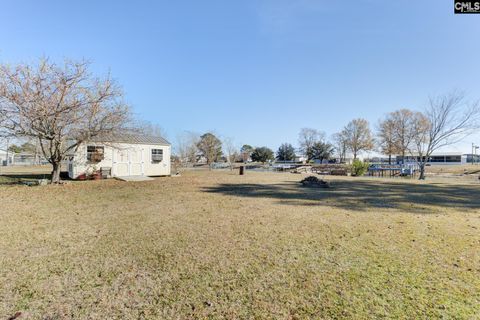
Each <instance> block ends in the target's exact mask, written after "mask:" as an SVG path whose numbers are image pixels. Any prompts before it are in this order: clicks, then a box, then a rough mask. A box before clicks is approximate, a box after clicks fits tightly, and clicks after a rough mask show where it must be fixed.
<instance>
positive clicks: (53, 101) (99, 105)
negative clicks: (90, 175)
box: [0, 59, 130, 183]
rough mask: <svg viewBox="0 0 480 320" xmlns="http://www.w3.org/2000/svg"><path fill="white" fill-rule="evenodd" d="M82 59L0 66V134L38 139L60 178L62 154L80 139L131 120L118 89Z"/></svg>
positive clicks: (110, 130)
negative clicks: (92, 70) (90, 71)
mask: <svg viewBox="0 0 480 320" xmlns="http://www.w3.org/2000/svg"><path fill="white" fill-rule="evenodd" d="M88 66H89V64H88V63H87V62H85V61H80V62H73V61H70V60H66V61H65V62H64V64H63V65H57V64H55V63H52V62H50V61H48V59H41V60H40V61H39V63H38V65H28V64H21V65H18V66H16V67H10V66H7V65H2V66H0V135H3V136H16V137H26V138H33V139H38V142H39V145H40V149H41V150H42V153H43V155H44V156H45V158H46V159H47V160H48V161H49V162H50V163H51V164H52V182H54V183H56V182H59V181H60V170H61V168H60V166H61V161H62V160H63V158H64V157H65V156H66V155H67V154H69V153H70V152H71V151H74V150H76V149H77V148H78V146H79V145H80V144H81V143H82V142H85V141H88V140H89V139H91V138H94V137H101V136H102V135H108V134H113V133H115V132H117V131H120V130H122V129H123V128H125V127H126V125H127V123H128V120H129V119H130V112H129V108H128V106H127V105H126V104H125V103H123V101H122V99H121V98H122V91H121V90H120V89H119V88H118V86H117V85H116V84H115V83H114V82H113V81H112V79H111V78H110V77H109V76H108V77H106V78H105V79H99V78H96V77H93V76H92V75H91V74H90V73H89V72H88Z"/></svg>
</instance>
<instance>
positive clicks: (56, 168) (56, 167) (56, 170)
mask: <svg viewBox="0 0 480 320" xmlns="http://www.w3.org/2000/svg"><path fill="white" fill-rule="evenodd" d="M60 170H61V165H60V162H54V163H52V180H51V182H52V183H59V182H60Z"/></svg>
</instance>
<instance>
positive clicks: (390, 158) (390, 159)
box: [388, 154, 392, 164]
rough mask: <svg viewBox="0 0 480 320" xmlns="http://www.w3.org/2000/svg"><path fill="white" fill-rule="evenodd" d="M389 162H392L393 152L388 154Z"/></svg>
mask: <svg viewBox="0 0 480 320" xmlns="http://www.w3.org/2000/svg"><path fill="white" fill-rule="evenodd" d="M388 164H392V155H391V154H389V155H388Z"/></svg>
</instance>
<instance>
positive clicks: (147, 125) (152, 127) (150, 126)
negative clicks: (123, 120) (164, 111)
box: [135, 121, 167, 138]
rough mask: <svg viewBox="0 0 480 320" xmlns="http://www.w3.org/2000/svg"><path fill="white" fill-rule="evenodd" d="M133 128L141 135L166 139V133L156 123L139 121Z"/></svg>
mask: <svg viewBox="0 0 480 320" xmlns="http://www.w3.org/2000/svg"><path fill="white" fill-rule="evenodd" d="M135 127H136V129H137V130H138V131H140V132H141V133H143V134H146V135H149V136H156V137H162V138H167V132H166V131H165V130H164V129H163V128H162V127H161V126H160V125H159V124H157V123H153V122H150V121H139V122H138V124H137V125H135Z"/></svg>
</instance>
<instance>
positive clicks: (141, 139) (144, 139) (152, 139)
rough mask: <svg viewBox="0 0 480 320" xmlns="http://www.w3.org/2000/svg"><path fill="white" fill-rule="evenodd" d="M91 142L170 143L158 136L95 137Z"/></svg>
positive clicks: (115, 135) (129, 134)
mask: <svg viewBox="0 0 480 320" xmlns="http://www.w3.org/2000/svg"><path fill="white" fill-rule="evenodd" d="M90 141H91V142H112V143H113V142H117V143H131V144H157V145H158V144H159V145H167V146H169V145H170V142H168V141H167V140H165V139H164V138H162V137H160V136H151V135H144V134H132V133H125V134H123V133H122V134H114V135H113V134H112V135H106V136H102V137H95V138H92V139H91V140H90Z"/></svg>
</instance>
